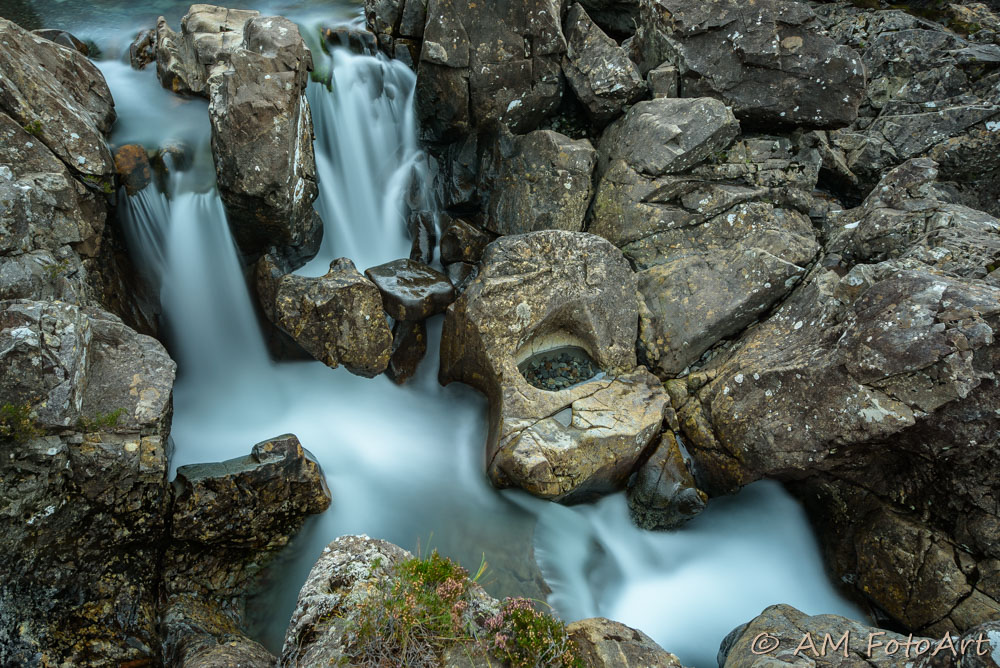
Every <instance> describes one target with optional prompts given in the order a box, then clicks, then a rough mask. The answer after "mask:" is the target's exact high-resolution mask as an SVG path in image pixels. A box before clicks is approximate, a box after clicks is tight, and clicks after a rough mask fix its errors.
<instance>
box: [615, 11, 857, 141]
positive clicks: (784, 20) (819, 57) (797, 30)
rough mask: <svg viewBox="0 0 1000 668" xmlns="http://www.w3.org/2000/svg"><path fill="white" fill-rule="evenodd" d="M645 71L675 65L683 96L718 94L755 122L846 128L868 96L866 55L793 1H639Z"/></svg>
mask: <svg viewBox="0 0 1000 668" xmlns="http://www.w3.org/2000/svg"><path fill="white" fill-rule="evenodd" d="M640 7H641V12H640V16H641V18H640V21H639V31H638V32H637V34H636V37H635V41H634V44H633V47H634V50H635V53H636V57H637V58H638V62H640V66H641V69H642V72H643V73H645V72H648V71H649V70H650V69H652V68H654V67H657V66H658V65H660V64H661V63H663V62H664V61H669V62H670V64H672V65H675V66H676V67H677V68H678V70H679V72H680V76H681V94H682V95H684V96H685V97H703V96H710V97H717V98H719V99H720V100H723V101H724V102H725V103H726V104H727V105H729V106H731V107H732V108H733V112H734V113H735V114H736V116H737V118H739V119H740V120H741V121H744V122H745V123H746V124H748V125H750V126H755V127H768V126H772V127H773V126H774V125H795V126H807V127H834V128H836V127H843V126H845V125H849V124H850V123H852V122H853V121H854V119H855V118H857V115H858V106H859V105H860V104H861V99H862V96H863V94H864V87H865V69H864V65H863V64H862V61H861V57H860V56H859V55H858V54H857V53H856V52H855V51H853V50H851V49H850V48H848V47H845V46H841V45H838V44H836V43H835V42H834V41H833V40H832V39H831V38H830V37H827V36H826V35H824V34H823V32H822V24H821V22H820V21H819V20H818V19H817V17H816V15H815V13H814V12H813V10H812V9H810V7H809V6H808V5H806V4H803V3H798V2H791V1H790V0H759V1H758V2H756V3H754V4H753V5H748V4H746V3H743V2H739V1H738V0H714V1H713V2H699V1H695V0H642V2H641V3H640Z"/></svg>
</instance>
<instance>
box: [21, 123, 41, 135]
mask: <svg viewBox="0 0 1000 668" xmlns="http://www.w3.org/2000/svg"><path fill="white" fill-rule="evenodd" d="M24 131H25V132H27V133H28V134H29V135H31V136H32V137H41V136H42V122H41V121H38V120H34V121H28V122H27V123H25V124H24Z"/></svg>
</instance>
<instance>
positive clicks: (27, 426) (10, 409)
mask: <svg viewBox="0 0 1000 668" xmlns="http://www.w3.org/2000/svg"><path fill="white" fill-rule="evenodd" d="M41 435H42V430H41V429H39V428H38V425H36V424H35V420H34V419H33V418H32V417H31V405H30V404H10V403H8V404H3V405H2V406H0V441H9V442H13V443H23V442H24V441H28V440H31V439H32V438H36V437H38V436H41Z"/></svg>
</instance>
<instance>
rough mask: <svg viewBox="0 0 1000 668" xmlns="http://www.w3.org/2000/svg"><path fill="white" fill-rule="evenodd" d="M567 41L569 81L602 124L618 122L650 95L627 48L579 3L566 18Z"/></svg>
mask: <svg viewBox="0 0 1000 668" xmlns="http://www.w3.org/2000/svg"><path fill="white" fill-rule="evenodd" d="M566 42H567V47H568V48H567V51H566V57H565V59H564V60H563V73H564V74H565V75H566V81H567V82H569V85H570V87H571V88H572V89H573V92H574V93H575V94H576V96H577V98H578V99H579V100H580V102H581V103H583V106H584V108H585V109H586V110H587V114H588V115H589V116H590V118H591V119H592V120H593V121H594V122H595V123H597V124H598V125H602V126H603V125H605V124H607V123H608V122H609V121H612V120H614V119H615V118H617V117H618V116H619V115H620V114H621V113H622V112H623V111H624V110H625V109H626V108H628V107H629V106H630V105H631V104H632V103H634V102H636V101H637V100H638V99H639V98H641V97H642V96H643V95H644V94H645V93H646V84H645V82H644V81H643V80H642V77H641V76H640V75H639V68H638V67H636V66H635V64H634V63H633V62H632V61H631V60H629V57H628V54H627V53H626V51H625V49H623V48H621V47H620V46H618V44H617V43H616V42H615V41H614V40H613V39H611V38H610V37H608V36H607V35H606V34H604V31H603V30H601V29H600V28H599V27H598V26H597V24H595V23H594V22H593V21H592V20H591V19H590V16H588V15H587V11H586V10H585V9H584V8H583V7H582V6H581V5H579V4H575V5H573V7H572V8H571V9H570V10H569V13H568V14H567V15H566Z"/></svg>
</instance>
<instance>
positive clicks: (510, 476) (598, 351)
mask: <svg viewBox="0 0 1000 668" xmlns="http://www.w3.org/2000/svg"><path fill="white" fill-rule="evenodd" d="M482 265H483V268H482V270H481V271H480V274H479V276H478V277H477V278H476V279H475V281H473V282H472V284H471V285H470V286H469V287H468V288H467V289H466V291H465V292H464V293H463V294H462V296H461V297H460V298H459V299H458V301H456V302H455V303H454V304H453V305H452V306H451V307H449V309H448V312H447V316H446V318H445V324H444V332H443V334H442V342H441V370H440V376H439V377H440V380H441V382H442V383H448V382H452V381H456V380H457V381H461V382H465V383H468V384H469V385H472V386H473V387H475V388H477V389H479V390H480V391H481V392H483V393H484V394H486V396H487V397H488V398H489V400H490V423H491V425H492V427H491V429H490V434H489V437H488V440H487V445H486V454H487V459H486V461H487V466H488V471H489V475H490V478H491V479H492V480H493V482H494V484H496V485H498V486H501V487H507V486H518V487H521V488H523V489H526V490H528V491H529V492H531V493H532V494H535V495H537V496H541V497H543V498H550V499H556V500H560V501H575V500H579V499H584V498H588V497H592V496H594V495H599V494H602V493H605V492H607V491H610V490H613V489H616V488H618V487H620V486H623V485H624V483H625V479H626V478H627V477H628V474H629V473H630V472H631V469H632V466H633V464H634V463H635V461H636V460H637V459H638V457H639V456H640V455H641V454H642V452H643V451H644V450H645V448H646V446H647V445H648V444H649V443H650V441H651V440H652V439H653V438H654V437H655V436H656V435H657V434H658V433H659V430H660V424H661V422H662V420H663V415H662V411H663V407H664V404H665V401H666V398H665V397H666V395H665V393H664V391H663V388H662V386H661V385H660V383H659V382H658V381H657V380H656V379H655V378H654V377H653V376H652V375H651V374H649V373H648V372H647V371H646V370H645V369H643V368H641V367H639V368H637V367H636V361H635V348H634V343H633V342H634V341H635V337H636V329H635V328H636V322H637V320H638V306H637V303H636V297H635V295H636V292H635V283H634V277H633V275H632V270H631V268H630V267H629V265H628V263H627V262H626V260H625V258H624V257H623V256H622V255H621V253H620V251H618V250H617V249H616V248H614V247H613V246H612V245H611V244H609V243H608V242H607V241H605V240H603V239H601V238H600V237H596V236H593V235H589V234H583V233H572V232H563V231H545V232H535V233H531V234H525V235H517V236H511V237H503V238H501V239H498V240H497V241H495V242H493V243H492V244H491V245H490V246H489V247H488V248H487V250H486V254H485V256H484V258H483V263H482ZM565 346H576V347H579V348H582V349H583V350H584V351H586V353H587V354H588V356H589V357H590V358H591V359H592V360H593V361H594V363H595V364H596V365H597V366H598V367H600V369H601V370H602V371H604V373H605V374H606V375H605V376H604V377H599V378H596V379H594V380H591V381H590V382H585V383H581V384H578V385H576V386H574V387H572V388H568V389H565V390H562V391H558V392H550V391H547V390H541V389H538V388H536V387H533V386H532V385H530V384H529V383H528V381H527V380H526V379H525V378H524V376H522V375H521V373H520V372H519V371H518V366H519V365H520V364H521V363H523V362H525V361H527V360H529V358H531V357H532V356H534V355H536V354H539V353H545V352H547V351H549V350H552V349H555V348H560V347H565ZM609 407H613V408H612V409H610V410H609Z"/></svg>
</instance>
